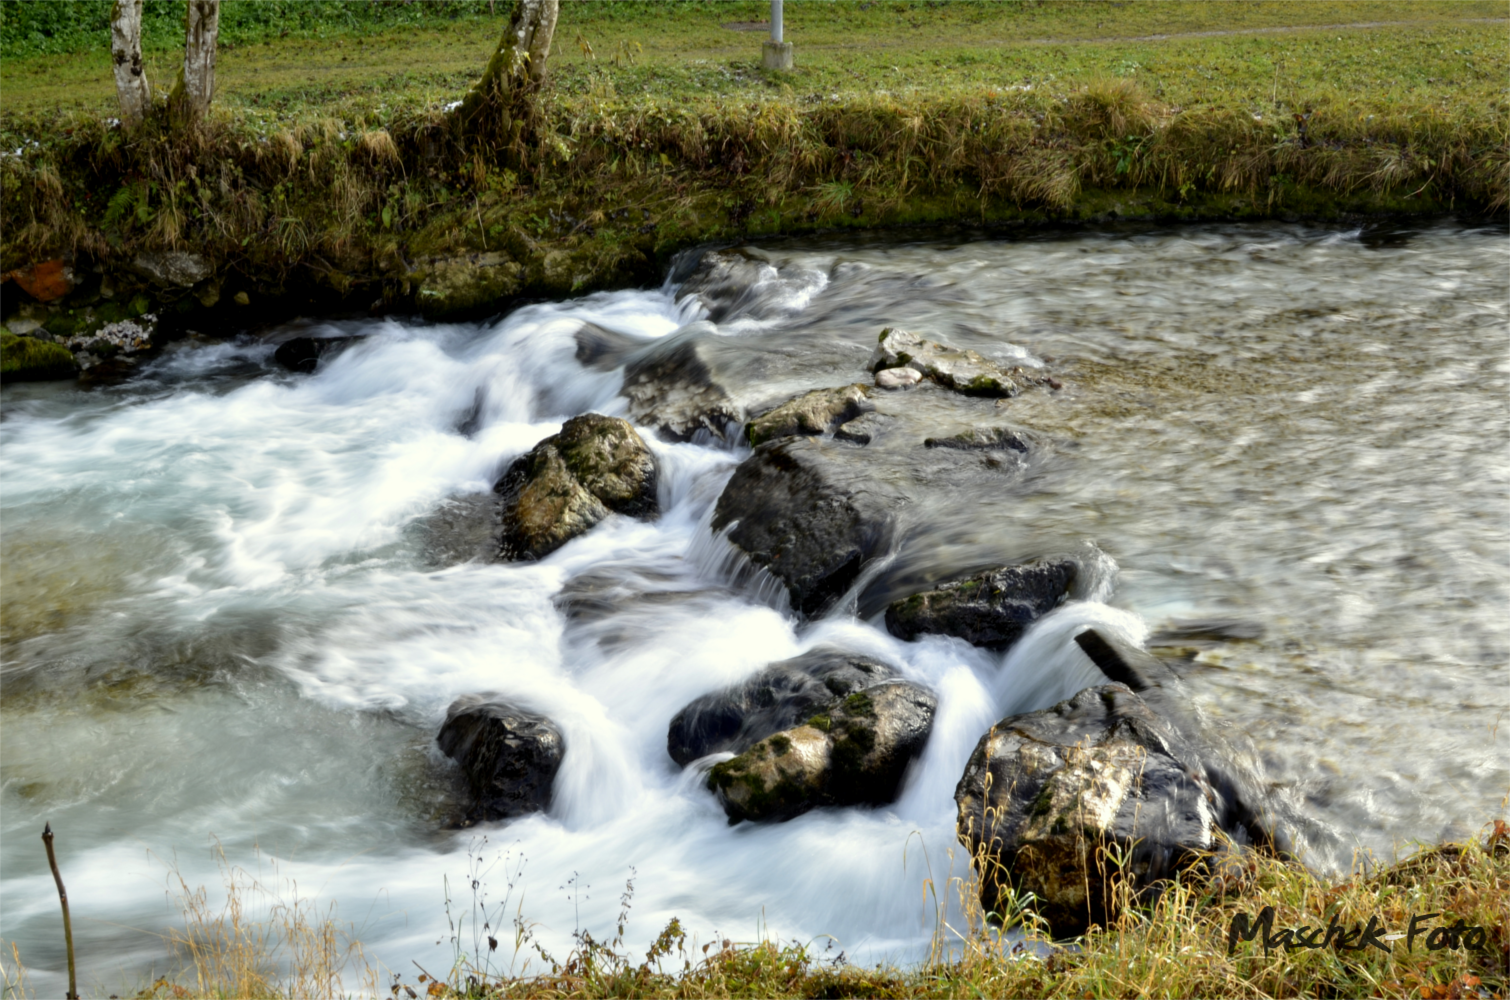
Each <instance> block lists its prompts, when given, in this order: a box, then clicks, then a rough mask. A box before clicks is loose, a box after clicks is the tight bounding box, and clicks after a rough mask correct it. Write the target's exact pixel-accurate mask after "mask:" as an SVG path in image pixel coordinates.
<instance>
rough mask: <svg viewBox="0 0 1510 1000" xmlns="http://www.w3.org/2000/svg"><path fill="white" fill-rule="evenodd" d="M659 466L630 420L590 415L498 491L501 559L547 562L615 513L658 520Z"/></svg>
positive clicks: (522, 461) (524, 462) (519, 466)
mask: <svg viewBox="0 0 1510 1000" xmlns="http://www.w3.org/2000/svg"><path fill="white" fill-rule="evenodd" d="M656 480H657V475H656V465H655V458H654V456H653V455H651V454H650V449H649V448H647V447H646V446H645V442H644V440H643V439H641V438H640V435H639V434H638V433H636V431H635V429H634V428H633V427H632V426H631V425H630V424H629V422H628V421H627V420H620V419H619V418H618V417H605V416H602V415H601V414H597V413H587V414H583V415H582V416H579V417H572V418H571V419H570V420H568V421H567V422H566V423H565V424H563V425H562V427H561V432H560V433H559V434H555V435H553V436H551V437H548V438H546V439H545V440H544V441H541V442H540V443H539V444H537V445H535V447H534V448H533V449H532V450H530V451H529V452H528V453H527V454H525V455H523V456H521V457H520V458H518V459H516V460H515V461H514V463H513V464H512V465H510V466H509V468H508V471H507V472H505V473H504V474H503V477H502V478H501V479H499V480H498V483H497V485H496V486H494V487H493V489H494V491H495V492H497V493H499V494H500V495H501V496H502V497H503V503H502V514H503V536H502V538H501V541H500V547H499V555H500V557H501V558H503V559H511V560H514V559H543V558H544V557H545V556H547V555H549V554H550V553H552V552H554V551H555V550H556V549H558V548H560V547H561V546H562V545H565V544H566V543H567V542H568V541H570V540H571V539H573V538H575V537H576V536H578V535H580V534H582V533H583V532H585V531H587V530H588V529H590V528H592V527H593V526H594V525H596V524H597V523H598V522H599V521H602V520H603V519H604V518H605V517H607V516H608V515H609V513H610V512H616V513H619V514H625V515H628V516H630V517H641V518H652V517H655V516H656V515H657V514H658V513H659V512H660V507H659V504H658V502H657V500H656Z"/></svg>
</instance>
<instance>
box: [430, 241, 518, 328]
mask: <svg viewBox="0 0 1510 1000" xmlns="http://www.w3.org/2000/svg"><path fill="white" fill-rule="evenodd" d="M422 274H423V276H422V277H421V279H420V284H419V290H418V291H417V292H416V293H415V296H414V301H415V304H416V305H418V306H419V310H420V312H422V313H424V314H425V315H426V316H428V317H430V318H431V319H444V318H450V317H456V316H468V315H476V314H478V313H484V312H487V311H488V310H489V309H490V308H492V307H493V306H495V305H497V303H498V302H500V301H501V300H503V299H506V298H509V297H510V296H513V295H517V294H518V293H519V289H520V286H521V284H522V277H523V274H524V268H522V267H521V266H520V265H519V264H517V263H516V262H515V261H514V260H513V258H511V257H510V256H509V255H508V254H506V253H475V254H470V255H468V256H466V257H438V258H433V259H431V260H429V261H426V262H425V263H424V264H423V265H422Z"/></svg>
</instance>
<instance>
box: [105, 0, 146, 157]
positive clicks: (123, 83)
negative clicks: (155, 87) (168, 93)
mask: <svg viewBox="0 0 1510 1000" xmlns="http://www.w3.org/2000/svg"><path fill="white" fill-rule="evenodd" d="M110 61H111V62H112V63H113V64H114V66H115V93H116V96H117V97H119V98H120V101H121V121H123V122H125V123H126V125H127V126H128V127H129V126H133V125H138V124H140V123H141V120H142V119H143V118H145V117H146V116H147V112H148V111H150V110H151V109H152V86H151V84H149V83H148V82H147V70H146V67H144V66H143V65H142V0H115V6H114V8H113V9H112V10H111V11H110Z"/></svg>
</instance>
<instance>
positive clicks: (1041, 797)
mask: <svg viewBox="0 0 1510 1000" xmlns="http://www.w3.org/2000/svg"><path fill="white" fill-rule="evenodd" d="M1053 804H1054V791H1053V789H1052V788H1050V787H1049V785H1048V784H1047V783H1045V784H1044V786H1043V788H1041V789H1040V790H1039V792H1038V797H1037V798H1035V799H1034V800H1033V804H1032V805H1031V806H1029V807H1028V815H1029V816H1047V815H1048V814H1049V810H1050V809H1051V808H1053Z"/></svg>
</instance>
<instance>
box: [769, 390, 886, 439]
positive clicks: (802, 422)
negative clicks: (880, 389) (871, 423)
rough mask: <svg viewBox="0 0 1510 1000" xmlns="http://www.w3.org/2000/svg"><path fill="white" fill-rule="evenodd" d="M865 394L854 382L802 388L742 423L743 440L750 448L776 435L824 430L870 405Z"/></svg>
mask: <svg viewBox="0 0 1510 1000" xmlns="http://www.w3.org/2000/svg"><path fill="white" fill-rule="evenodd" d="M869 396H870V390H869V388H868V387H866V386H863V385H858V384H856V385H846V386H840V387H838V388H834V389H814V390H813V391H811V392H805V393H803V394H802V395H800V396H798V397H797V398H796V399H793V400H790V401H788V402H786V403H782V404H781V405H780V406H778V407H776V408H775V409H774V410H771V411H770V412H768V413H764V414H762V415H760V416H758V417H756V418H755V419H754V420H752V421H750V422H749V423H748V424H746V425H745V440H747V441H748V442H749V443H750V447H752V448H753V447H756V446H757V445H761V444H764V443H765V442H767V441H770V440H773V439H775V438H780V437H794V436H796V435H798V434H826V433H828V432H829V431H832V430H834V429H835V428H836V427H838V426H839V425H840V424H843V423H847V422H848V421H850V420H853V419H854V418H856V417H858V416H859V415H860V414H862V413H865V412H867V411H868V410H870V409H873V407H872V406H871V405H870V402H869Z"/></svg>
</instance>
